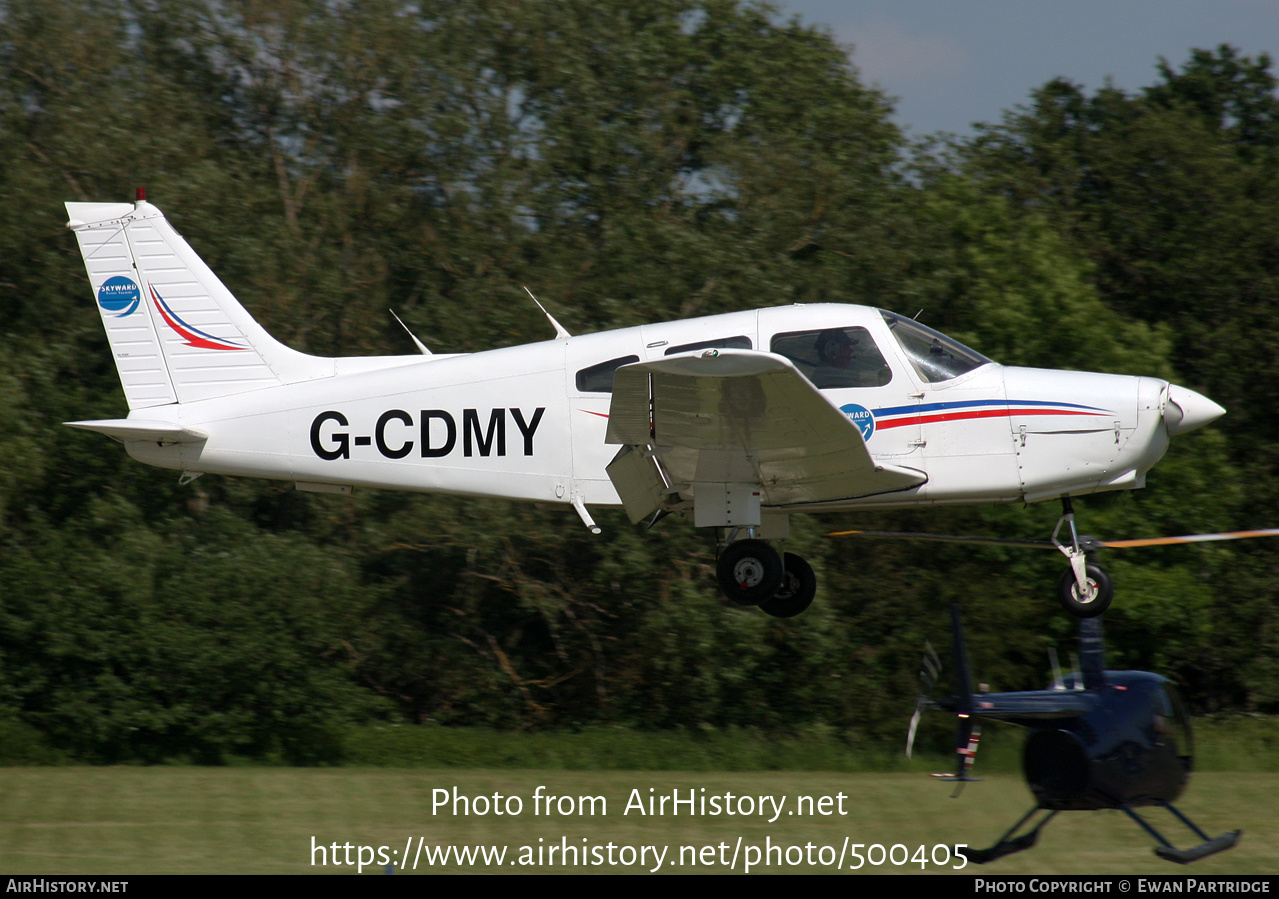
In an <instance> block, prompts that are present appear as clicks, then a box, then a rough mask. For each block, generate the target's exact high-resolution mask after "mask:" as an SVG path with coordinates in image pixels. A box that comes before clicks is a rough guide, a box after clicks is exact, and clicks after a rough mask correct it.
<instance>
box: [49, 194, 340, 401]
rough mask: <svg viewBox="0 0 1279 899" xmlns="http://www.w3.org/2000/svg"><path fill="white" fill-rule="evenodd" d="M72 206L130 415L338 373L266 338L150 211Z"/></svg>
mask: <svg viewBox="0 0 1279 899" xmlns="http://www.w3.org/2000/svg"><path fill="white" fill-rule="evenodd" d="M66 206H67V215H68V217H69V218H70V221H69V222H68V224H67V227H69V228H70V229H71V230H73V231H74V232H75V234H76V239H77V240H78V241H79V243H80V253H81V255H82V256H83V257H84V265H85V268H86V269H87V270H88V273H89V283H90V285H91V286H92V288H93V293H94V296H95V297H96V298H97V301H98V312H99V313H100V314H101V315H102V324H103V326H104V327H105V328H106V331H107V339H108V341H109V342H110V344H111V353H112V355H113V356H114V358H115V364H116V368H117V369H118V370H119V372H120V381H121V383H122V384H123V385H124V394H125V397H126V399H127V400H128V402H129V409H130V410H133V409H145V408H148V407H151V406H162V405H166V404H169V403H190V402H195V401H197V400H203V399H210V398H212V397H219V396H227V395H230V394H234V393H243V392H246V391H250V390H257V389H260V388H263V387H274V386H277V385H280V384H289V383H294V382H296V381H307V380H312V379H314V378H322V377H327V376H329V375H331V374H333V364H334V363H333V360H332V359H325V358H321V357H318V356H308V355H306V354H304V353H299V352H296V351H295V350H291V349H289V348H288V347H286V346H284V345H283V344H281V343H279V342H278V341H276V340H275V339H274V338H272V337H271V336H270V335H269V334H267V333H266V331H265V330H263V328H262V326H261V325H259V324H258V323H257V322H255V321H254V320H253V318H252V317H251V316H250V315H249V313H248V312H246V311H245V310H244V307H243V306H241V305H240V304H239V302H237V301H236V299H235V297H234V296H232V295H231V292H230V291H229V290H227V289H226V287H225V286H223V284H222V282H221V281H219V280H218V277H217V276H216V275H214V274H213V272H212V271H211V270H210V269H209V267H208V266H207V265H205V264H204V262H203V260H201V259H200V257H199V256H197V255H196V254H195V251H194V250H192V249H191V247H190V246H189V245H188V244H187V242H186V241H185V240H183V239H182V236H181V235H179V234H178V232H177V231H175V230H174V229H173V226H172V225H170V224H169V223H168V222H167V221H166V220H165V218H164V215H163V214H162V213H161V212H160V210H158V209H156V208H155V207H154V206H152V205H151V204H150V203H147V202H146V201H145V200H143V199H141V198H140V199H139V200H138V202H137V203H67V204H66Z"/></svg>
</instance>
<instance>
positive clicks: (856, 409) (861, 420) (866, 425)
mask: <svg viewBox="0 0 1279 899" xmlns="http://www.w3.org/2000/svg"><path fill="white" fill-rule="evenodd" d="M839 411H840V412H843V413H844V414H845V415H847V416H848V420H849V421H851V422H852V423H853V424H855V425H857V430H859V431H861V432H862V440H870V435H871V434H874V433H875V414H874V413H873V412H871V411H870V410H869V409H867V408H866V407H865V406H859V405H857V404H856V403H845V404H844V405H842V406H840V407H839Z"/></svg>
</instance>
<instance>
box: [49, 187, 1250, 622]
mask: <svg viewBox="0 0 1279 899" xmlns="http://www.w3.org/2000/svg"><path fill="white" fill-rule="evenodd" d="M66 205H67V213H68V215H69V217H70V222H69V225H68V227H69V228H71V230H72V231H74V232H75V235H76V238H77V239H78V240H79V244H80V250H81V253H82V254H83V256H84V262H85V267H86V268H87V269H88V274H89V282H90V284H91V286H92V289H93V294H94V297H95V298H96V300H97V305H98V312H99V313H100V314H101V316H102V323H103V325H104V326H105V327H106V332H107V338H108V341H109V343H110V345H111V352H112V355H113V356H114V358H115V364H116V367H117V368H118V370H119V373H120V380H121V381H122V382H123V385H124V393H125V398H126V399H127V400H128V404H129V416H128V418H124V419H112V420H105V421H78V422H68V424H70V425H72V426H73V427H77V428H85V429H88V430H91V431H98V432H100V433H102V434H106V435H107V436H109V437H112V438H114V439H116V440H118V441H120V442H122V443H123V444H124V446H125V449H126V450H127V452H128V453H129V455H130V456H132V457H133V458H134V459H137V460H138V461H141V462H145V463H148V464H150V465H156V466H159V467H161V468H171V469H174V470H176V471H181V472H182V473H183V474H182V482H183V483H186V482H188V481H190V480H191V479H193V478H196V477H198V476H200V475H201V474H203V473H206V472H213V473H215V474H223V475H242V476H251V477H263V478H279V479H283V480H290V481H294V482H296V485H297V487H298V489H301V490H312V491H319V492H336V493H347V492H349V491H350V490H351V489H352V488H353V487H355V486H364V487H380V488H388V489H401V490H416V491H423V492H441V493H454V494H464V495H470V496H491V497H503V498H507V499H513V500H525V501H529V502H537V503H551V504H556V503H562V504H564V505H566V506H571V507H572V508H573V509H575V510H576V511H577V514H578V515H579V516H580V517H581V519H582V521H583V523H584V524H585V525H586V526H587V527H589V528H590V529H591V531H592V532H595V533H598V532H599V528H598V527H597V526H596V525H595V523H594V521H593V519H592V518H591V514H590V512H589V509H590V507H592V506H595V507H607V506H622V507H623V508H624V509H625V510H626V513H627V515H628V516H629V517H630V519H631V521H632V522H640V521H642V520H644V519H652V520H657V519H658V518H660V517H662V516H664V515H666V514H670V513H672V512H680V513H683V514H686V515H691V516H692V519H693V522H694V524H695V525H696V526H697V527H709V528H717V529H721V530H720V531H718V533H719V534H720V537H721V546H722V550H721V552H720V557H719V562H718V566H717V572H718V581H719V584H720V587H721V589H722V590H723V591H724V593H725V595H727V596H728V598H729V599H732V600H734V601H736V602H738V603H740V604H743V605H756V604H758V605H760V606H761V607H762V608H763V610H764V611H765V612H767V613H768V614H770V615H775V616H778V617H789V616H792V615H796V614H798V613H799V612H801V611H803V610H804V609H805V608H807V607H808V605H809V603H811V602H812V599H813V596H814V594H815V593H816V589H817V586H816V579H815V577H814V575H813V571H812V568H811V567H810V566H809V565H808V564H807V563H806V562H805V561H804V560H803V559H802V558H800V557H799V556H796V555H794V554H791V553H785V554H783V553H781V552H779V550H778V549H777V545H778V544H779V543H780V542H781V541H782V540H784V539H785V538H786V536H787V534H788V531H789V518H790V515H791V513H793V512H840V511H848V510H854V509H899V508H909V507H915V506H930V505H942V504H970V503H1012V502H1038V501H1042V500H1050V499H1057V498H1063V500H1064V502H1065V503H1066V504H1067V507H1066V509H1065V514H1064V515H1063V516H1062V519H1061V521H1060V522H1059V523H1058V529H1060V528H1061V526H1062V524H1063V523H1069V525H1070V528H1069V530H1070V538H1069V542H1068V543H1058V544H1057V545H1058V546H1059V547H1060V548H1061V550H1062V552H1064V553H1065V554H1066V555H1067V557H1068V558H1069V559H1070V562H1071V567H1070V569H1069V570H1068V571H1067V572H1066V573H1065V574H1064V575H1063V578H1062V585H1061V592H1062V593H1063V602H1065V603H1066V604H1067V608H1069V609H1071V610H1072V611H1073V612H1074V613H1075V614H1077V615H1081V616H1084V617H1087V616H1090V615H1096V614H1100V613H1101V612H1102V611H1104V609H1105V606H1106V605H1108V604H1109V601H1110V590H1109V581H1108V578H1107V577H1106V576H1105V573H1104V572H1102V571H1101V570H1100V569H1098V568H1096V566H1095V565H1093V564H1091V563H1089V562H1087V561H1086V560H1085V551H1084V547H1081V545H1080V540H1079V538H1078V536H1077V535H1076V534H1075V532H1074V520H1073V514H1071V512H1070V509H1069V505H1068V503H1069V497H1071V496H1074V495H1080V494H1087V493H1096V492H1099V491H1105V490H1128V489H1133V488H1137V487H1141V486H1142V484H1143V483H1144V481H1145V476H1146V472H1147V471H1148V470H1149V469H1150V468H1151V466H1153V465H1154V464H1155V463H1156V462H1157V461H1159V459H1160V458H1161V457H1162V456H1163V454H1164V452H1165V450H1166V449H1167V448H1168V441H1169V438H1170V437H1172V436H1175V435H1178V434H1183V433H1186V432H1187V431H1191V430H1193V429H1195V428H1197V427H1200V426H1201V425H1204V424H1206V423H1208V422H1210V421H1212V420H1213V419H1215V418H1217V417H1218V416H1219V415H1221V414H1223V412H1224V411H1225V410H1223V409H1222V408H1221V407H1220V406H1218V405H1217V404H1216V403H1214V402H1212V401H1211V400H1209V399H1207V398H1205V397H1203V396H1201V395H1200V394H1198V393H1195V392H1194V391H1192V390H1188V389H1186V388H1184V387H1179V386H1176V385H1173V384H1169V383H1168V382H1166V381H1162V380H1159V379H1157V378H1145V377H1128V376H1119V375H1106V374H1091V373H1086V372H1063V371H1047V370H1043V369H1031V368H1010V367H1006V366H1003V365H1000V364H998V363H996V362H992V361H991V360H990V359H987V358H986V357H985V356H982V355H981V354H980V353H977V352H974V351H973V350H971V349H969V348H968V347H965V346H963V345H961V344H959V343H958V342H956V341H954V340H951V339H950V338H948V337H946V336H945V335H943V334H939V333H937V332H936V331H933V330H931V329H929V328H927V327H924V326H923V325H921V324H919V323H917V322H915V321H913V320H911V319H909V318H904V317H902V316H900V315H896V314H894V313H892V312H887V311H884V310H880V309H873V308H868V307H864V306H845V305H825V304H824V305H795V306H787V307H782V308H774V309H759V310H752V311H747V312H734V313H728V314H725V315H715V316H709V317H706V318H698V319H690V320H686V321H675V322H665V323H662V324H654V325H642V326H640V327H634V328H624V329H621V330H617V331H606V332H603V333H598V334H587V335H583V336H580V337H573V336H570V335H569V334H568V333H567V332H566V331H565V330H564V329H563V328H562V327H560V326H559V324H558V323H556V322H555V320H554V319H553V318H552V319H550V320H551V323H552V324H553V325H554V326H555V330H556V338H555V339H553V340H547V341H543V342H540V343H533V344H527V345H524V346H513V347H507V348H504V349H496V350H489V351H486V352H481V353H469V354H458V355H445V354H437V355H432V354H431V353H430V352H429V351H428V350H427V349H426V347H425V346H422V345H421V344H420V342H419V343H418V347H419V349H420V350H421V353H420V354H418V355H411V356H376V357H348V358H337V359H330V358H322V357H318V356H309V355H306V354H303V353H299V352H297V351H295V350H292V349H290V348H288V347H286V346H284V345H283V344H281V343H279V342H278V341H276V340H274V339H273V338H272V337H271V336H270V335H269V334H267V333H266V331H265V330H264V329H263V328H262V327H261V326H260V325H259V324H258V323H257V322H256V321H254V320H253V318H252V317H251V316H250V315H249V314H248V313H247V312H246V311H245V309H244V308H243V307H242V306H241V305H240V304H239V302H237V301H236V299H235V298H234V297H233V296H232V295H231V292H230V291H229V290H227V288H226V287H225V286H223V284H222V282H221V281H220V280H218V278H217V276H216V275H214V274H213V272H212V271H211V270H210V269H209V268H208V266H206V265H205V264H204V262H203V261H201V259H200V258H199V257H198V256H197V255H196V254H195V252H194V251H193V250H192V249H191V247H190V246H189V245H188V244H187V242H186V241H185V240H183V238H182V237H181V236H180V235H179V234H178V233H177V231H176V230H174V228H173V226H172V225H170V224H169V223H168V221H166V220H165V218H164V216H163V215H162V214H161V212H160V210H159V209H157V208H156V207H155V206H152V205H151V204H149V203H147V202H146V200H145V198H144V196H143V195H142V193H141V191H139V198H138V200H137V202H135V203H67V204H66ZM548 318H550V316H549V315H548ZM413 339H414V341H415V342H417V339H416V338H413ZM1054 542H1057V541H1056V532H1054Z"/></svg>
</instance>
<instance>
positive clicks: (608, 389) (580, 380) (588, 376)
mask: <svg viewBox="0 0 1279 899" xmlns="http://www.w3.org/2000/svg"><path fill="white" fill-rule="evenodd" d="M632 362H639V356H622V357H621V358H620V359H610V360H608V361H607V362H600V363H598V364H596V365H592V366H590V367H589V368H583V369H581V370H580V371H578V373H577V389H578V390H580V391H581V392H582V393H612V392H613V375H614V373H616V371H617V370H618V369H619V368H621V367H622V366H623V365H630V364H631V363H632Z"/></svg>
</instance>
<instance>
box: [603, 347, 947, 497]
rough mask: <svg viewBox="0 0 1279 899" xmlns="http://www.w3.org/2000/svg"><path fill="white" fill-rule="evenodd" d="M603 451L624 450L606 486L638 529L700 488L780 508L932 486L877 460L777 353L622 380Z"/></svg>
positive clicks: (678, 364)
mask: <svg viewBox="0 0 1279 899" xmlns="http://www.w3.org/2000/svg"><path fill="white" fill-rule="evenodd" d="M605 439H606V440H607V441H608V442H609V443H617V444H622V445H623V449H622V451H621V452H620V453H619V454H618V456H617V458H615V459H614V462H613V464H611V465H610V466H609V477H610V478H611V479H612V480H613V483H614V485H615V486H616V487H617V488H618V493H619V494H620V495H621V497H622V502H623V505H625V506H626V510H627V513H628V514H629V515H630V517H631V519H632V520H633V521H638V520H640V519H641V518H643V517H644V516H645V515H647V514H648V513H650V512H652V511H654V510H655V509H656V508H658V507H659V506H660V502H661V500H660V498H661V496H663V495H669V494H671V493H685V494H687V493H688V492H689V491H691V492H692V493H693V494H695V493H696V490H697V488H696V486H695V485H697V484H699V483H703V484H726V483H728V484H750V485H756V486H757V487H758V488H759V490H760V503H761V505H764V506H769V507H774V508H787V507H792V506H802V505H808V504H811V503H821V502H828V501H832V500H842V499H851V498H855V497H861V496H871V495H874V494H879V493H890V492H893V491H897V490H906V489H909V488H911V487H915V486H917V485H919V484H923V483H924V482H925V481H927V480H928V478H927V475H925V474H924V473H923V472H921V471H916V470H915V469H911V468H904V467H901V466H896V465H889V464H886V463H883V462H878V461H876V460H875V459H874V458H872V456H871V454H870V452H869V451H868V450H867V449H866V442H865V440H863V439H862V435H861V431H860V430H858V428H857V426H856V425H854V424H853V423H852V422H851V421H850V420H849V419H848V417H847V416H845V415H844V413H842V412H840V411H839V410H838V409H836V408H835V407H834V406H832V405H831V404H830V402H828V401H827V399H826V398H825V397H824V396H823V395H822V394H821V393H820V392H819V391H818V390H817V388H816V387H814V386H813V384H812V382H811V381H809V380H808V379H807V378H805V377H804V376H803V375H802V374H801V373H800V372H799V370H798V369H796V368H795V366H794V365H793V364H792V363H791V362H790V360H788V359H786V358H785V357H782V356H778V355H774V354H772V353H760V352H752V351H747V350H723V349H721V350H701V351H694V352H691V353H681V354H678V355H673V356H668V357H666V358H663V359H656V360H653V361H649V362H638V363H634V364H632V365H626V366H623V367H621V368H619V369H618V370H617V374H616V376H615V378H614V381H613V398H612V403H611V406H610V408H609V422H608V433H607V436H606V438H605ZM648 460H653V461H648ZM654 462H655V463H656V464H654ZM641 507H645V508H641Z"/></svg>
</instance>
